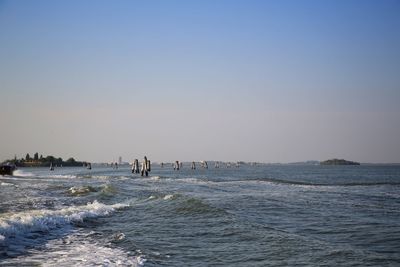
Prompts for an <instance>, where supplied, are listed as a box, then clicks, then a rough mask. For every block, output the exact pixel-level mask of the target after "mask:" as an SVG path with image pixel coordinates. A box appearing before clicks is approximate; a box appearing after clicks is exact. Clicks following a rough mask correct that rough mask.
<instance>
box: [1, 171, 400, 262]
mask: <svg viewBox="0 0 400 267" xmlns="http://www.w3.org/2000/svg"><path fill="white" fill-rule="evenodd" d="M209 165H211V164H209ZM0 266H400V166H396V165H360V166H320V165H285V164H282V165H279V164H275V165H274V164H271V165H268V164H257V165H251V164H242V165H241V166H240V167H234V166H232V167H231V168H227V167H226V166H221V167H220V168H214V166H209V168H208V169H205V168H201V167H200V166H199V167H198V168H197V169H195V170H192V169H191V168H190V164H189V163H187V164H184V166H183V168H182V169H181V170H179V171H175V170H174V169H173V168H172V166H171V165H170V164H168V165H164V167H163V168H161V166H160V165H155V164H153V166H152V170H151V172H150V175H149V177H141V176H140V175H137V174H132V173H131V169H130V167H129V166H121V167H120V168H118V169H112V168H111V167H106V166H95V165H93V168H92V169H91V170H88V169H85V168H83V167H79V168H75V167H64V168H62V167H60V168H55V170H54V171H49V169H48V168H20V169H18V170H17V171H16V172H15V173H14V175H13V176H0Z"/></svg>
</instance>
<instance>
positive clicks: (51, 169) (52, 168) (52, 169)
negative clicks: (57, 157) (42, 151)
mask: <svg viewBox="0 0 400 267" xmlns="http://www.w3.org/2000/svg"><path fill="white" fill-rule="evenodd" d="M50 171H54V167H53V162H52V163H50Z"/></svg>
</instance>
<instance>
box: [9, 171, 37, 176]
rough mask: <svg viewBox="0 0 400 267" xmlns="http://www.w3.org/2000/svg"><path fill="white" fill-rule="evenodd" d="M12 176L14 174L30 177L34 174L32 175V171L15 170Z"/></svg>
mask: <svg viewBox="0 0 400 267" xmlns="http://www.w3.org/2000/svg"><path fill="white" fill-rule="evenodd" d="M13 176H16V177H32V176H34V175H33V173H30V172H24V171H23V170H15V171H14V172H13Z"/></svg>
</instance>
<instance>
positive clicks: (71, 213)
mask: <svg viewBox="0 0 400 267" xmlns="http://www.w3.org/2000/svg"><path fill="white" fill-rule="evenodd" d="M128 206H129V205H128V204H122V203H118V204H114V205H105V204H102V203H100V202H97V201H94V202H93V203H88V204H87V205H83V206H72V207H68V208H64V209H60V210H32V211H27V212H20V213H14V214H11V215H8V214H2V215H1V217H0V245H1V244H2V243H7V241H8V240H9V239H10V238H13V239H18V238H23V237H24V235H29V234H30V233H47V232H50V231H51V230H53V229H59V228H62V227H64V226H66V225H71V224H74V223H79V222H83V221H85V220H86V219H89V218H96V217H100V216H107V215H110V214H111V213H113V212H114V211H116V210H119V209H122V208H125V207H128Z"/></svg>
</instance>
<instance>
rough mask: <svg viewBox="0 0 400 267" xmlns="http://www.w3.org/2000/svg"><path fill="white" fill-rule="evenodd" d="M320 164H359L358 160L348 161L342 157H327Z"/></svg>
mask: <svg viewBox="0 0 400 267" xmlns="http://www.w3.org/2000/svg"><path fill="white" fill-rule="evenodd" d="M320 164H321V165H360V163H359V162H354V161H348V160H344V159H328V160H325V161H321V162H320Z"/></svg>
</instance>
